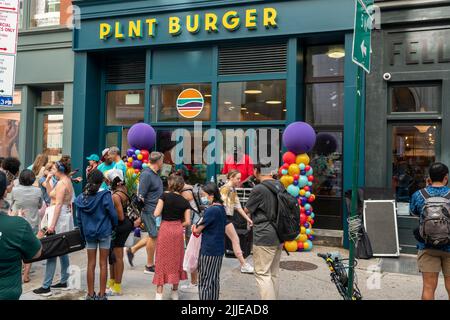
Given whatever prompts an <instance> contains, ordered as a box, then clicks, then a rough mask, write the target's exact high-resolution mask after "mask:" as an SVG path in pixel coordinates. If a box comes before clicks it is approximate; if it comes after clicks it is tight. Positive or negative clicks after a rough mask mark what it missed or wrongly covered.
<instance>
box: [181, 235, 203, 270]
mask: <svg viewBox="0 0 450 320" xmlns="http://www.w3.org/2000/svg"><path fill="white" fill-rule="evenodd" d="M201 244H202V235H201V234H200V236H198V237H197V236H195V235H192V236H191V237H190V239H189V243H188V245H187V247H186V252H185V253H184V259H183V270H184V271H186V272H188V273H192V272H194V271H196V270H197V267H198V258H199V256H200V247H201Z"/></svg>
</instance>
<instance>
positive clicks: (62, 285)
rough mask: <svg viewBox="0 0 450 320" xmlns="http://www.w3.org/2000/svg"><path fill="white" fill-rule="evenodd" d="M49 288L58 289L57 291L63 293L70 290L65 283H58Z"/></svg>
mask: <svg viewBox="0 0 450 320" xmlns="http://www.w3.org/2000/svg"><path fill="white" fill-rule="evenodd" d="M50 288H52V289H59V290H64V291H67V290H70V288H69V286H68V285H67V283H61V282H60V283H58V284H55V285H53V286H50Z"/></svg>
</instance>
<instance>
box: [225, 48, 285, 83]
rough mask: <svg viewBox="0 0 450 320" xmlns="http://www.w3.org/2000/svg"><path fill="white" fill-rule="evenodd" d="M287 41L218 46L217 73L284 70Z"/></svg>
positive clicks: (229, 73)
mask: <svg viewBox="0 0 450 320" xmlns="http://www.w3.org/2000/svg"><path fill="white" fill-rule="evenodd" d="M286 70H287V43H286V42H272V43H269V44H254V45H233V44H230V45H226V46H221V47H220V48H219V75H222V76H223V75H233V74H246V73H272V72H286Z"/></svg>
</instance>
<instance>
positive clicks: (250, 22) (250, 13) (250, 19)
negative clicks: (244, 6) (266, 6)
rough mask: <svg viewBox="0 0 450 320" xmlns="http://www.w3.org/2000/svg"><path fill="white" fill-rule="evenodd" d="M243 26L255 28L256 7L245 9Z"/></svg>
mask: <svg viewBox="0 0 450 320" xmlns="http://www.w3.org/2000/svg"><path fill="white" fill-rule="evenodd" d="M245 27H246V28H248V29H256V9H248V10H245Z"/></svg>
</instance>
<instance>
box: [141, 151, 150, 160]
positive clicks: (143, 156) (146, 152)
mask: <svg viewBox="0 0 450 320" xmlns="http://www.w3.org/2000/svg"><path fill="white" fill-rule="evenodd" d="M141 154H142V159H143V160H148V157H149V156H150V152H148V150H141Z"/></svg>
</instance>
